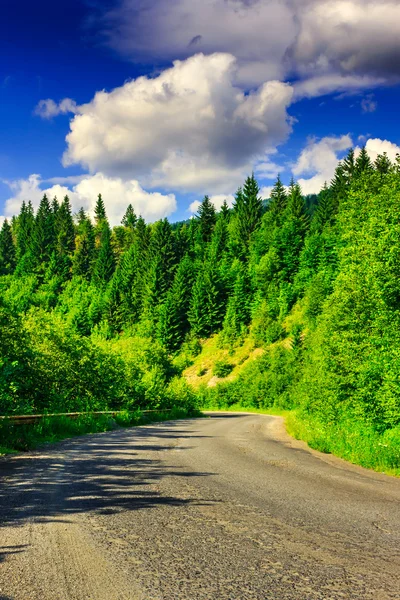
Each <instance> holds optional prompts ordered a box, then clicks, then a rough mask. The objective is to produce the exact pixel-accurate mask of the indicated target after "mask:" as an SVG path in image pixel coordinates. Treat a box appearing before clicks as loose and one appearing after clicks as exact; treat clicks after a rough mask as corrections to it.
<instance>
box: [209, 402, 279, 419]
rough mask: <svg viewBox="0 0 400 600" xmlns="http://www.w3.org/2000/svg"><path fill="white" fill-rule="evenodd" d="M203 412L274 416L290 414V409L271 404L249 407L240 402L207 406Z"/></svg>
mask: <svg viewBox="0 0 400 600" xmlns="http://www.w3.org/2000/svg"><path fill="white" fill-rule="evenodd" d="M201 411H202V412H205V413H207V412H243V413H254V414H259V415H271V416H273V417H287V416H288V415H289V414H290V412H291V411H290V410H284V409H283V408H275V407H274V406H271V407H270V408H252V407H250V408H248V407H247V406H240V404H231V405H230V406H226V408H224V407H221V406H214V407H213V406H207V408H202V409H201Z"/></svg>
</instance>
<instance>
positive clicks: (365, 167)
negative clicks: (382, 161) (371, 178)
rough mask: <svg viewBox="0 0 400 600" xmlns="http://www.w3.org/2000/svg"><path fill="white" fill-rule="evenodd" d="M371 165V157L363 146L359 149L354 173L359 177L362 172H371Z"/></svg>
mask: <svg viewBox="0 0 400 600" xmlns="http://www.w3.org/2000/svg"><path fill="white" fill-rule="evenodd" d="M372 170H373V167H372V163H371V159H370V157H369V156H368V152H367V149H366V147H365V146H363V147H362V148H361V150H360V154H359V155H358V156H357V160H356V164H355V169H354V173H355V175H356V176H357V177H360V175H362V174H363V173H366V172H372Z"/></svg>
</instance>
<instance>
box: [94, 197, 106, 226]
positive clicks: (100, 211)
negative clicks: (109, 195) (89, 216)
mask: <svg viewBox="0 0 400 600" xmlns="http://www.w3.org/2000/svg"><path fill="white" fill-rule="evenodd" d="M94 220H95V223H96V226H97V225H99V224H100V223H101V222H102V221H106V220H107V215H106V207H105V205H104V200H103V198H102V196H101V194H99V195H98V196H97V201H96V206H95V208H94Z"/></svg>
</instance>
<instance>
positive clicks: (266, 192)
mask: <svg viewBox="0 0 400 600" xmlns="http://www.w3.org/2000/svg"><path fill="white" fill-rule="evenodd" d="M273 189H274V186H272V185H264V186H263V187H262V188H261V189H260V196H261V198H262V199H263V200H265V199H268V198H269V197H270V196H271V192H272V190H273Z"/></svg>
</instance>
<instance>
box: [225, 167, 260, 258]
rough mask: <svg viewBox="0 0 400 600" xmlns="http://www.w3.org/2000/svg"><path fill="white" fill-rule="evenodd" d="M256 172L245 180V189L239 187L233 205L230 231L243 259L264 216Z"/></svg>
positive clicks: (234, 246)
mask: <svg viewBox="0 0 400 600" xmlns="http://www.w3.org/2000/svg"><path fill="white" fill-rule="evenodd" d="M259 193H260V190H259V187H258V183H257V181H256V179H255V177H254V173H253V174H252V175H251V176H250V177H248V178H247V179H246V181H245V184H244V186H243V189H239V190H238V191H237V193H236V196H235V203H234V205H233V219H231V225H230V231H231V237H232V243H233V249H234V252H237V253H238V254H239V255H240V256H241V257H242V258H243V259H245V258H246V257H247V254H248V248H249V244H250V239H251V237H252V235H253V233H254V232H255V231H256V229H258V227H259V226H260V222H261V216H262V200H261V198H260V196H259Z"/></svg>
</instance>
